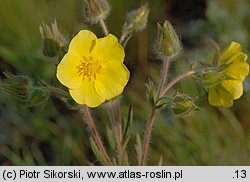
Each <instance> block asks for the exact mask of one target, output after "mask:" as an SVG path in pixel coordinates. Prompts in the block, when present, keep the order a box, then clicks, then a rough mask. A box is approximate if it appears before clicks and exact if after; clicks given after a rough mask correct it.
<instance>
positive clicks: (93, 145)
mask: <svg viewBox="0 0 250 182" xmlns="http://www.w3.org/2000/svg"><path fill="white" fill-rule="evenodd" d="M89 141H90V145H91V148H92V151H93V152H94V154H95V156H96V158H97V159H98V160H99V161H100V162H101V163H102V165H105V166H107V165H109V164H108V163H107V161H106V159H105V157H104V156H103V154H102V152H101V151H100V150H99V149H98V147H97V145H96V143H95V141H94V139H93V138H92V137H89Z"/></svg>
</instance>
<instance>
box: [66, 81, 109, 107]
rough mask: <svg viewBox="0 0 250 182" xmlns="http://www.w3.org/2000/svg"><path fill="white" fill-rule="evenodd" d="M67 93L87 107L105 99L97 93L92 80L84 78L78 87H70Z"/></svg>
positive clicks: (97, 104) (94, 105)
mask: <svg viewBox="0 0 250 182" xmlns="http://www.w3.org/2000/svg"><path fill="white" fill-rule="evenodd" d="M69 93H70V95H71V97H72V98H73V99H74V100H75V101H76V102H77V103H78V104H82V105H83V104H86V105H87V106H89V107H97V106H99V105H101V104H102V103H103V102H104V101H105V99H103V98H102V97H100V96H99V95H97V93H96V91H95V89H94V86H93V82H91V81H89V80H88V79H84V80H83V82H82V85H81V86H80V87H79V88H77V89H70V90H69Z"/></svg>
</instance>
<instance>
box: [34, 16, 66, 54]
mask: <svg viewBox="0 0 250 182" xmlns="http://www.w3.org/2000/svg"><path fill="white" fill-rule="evenodd" d="M39 29H40V33H41V35H42V38H43V40H44V44H43V54H44V55H45V56H49V57H54V56H56V55H58V54H59V53H60V51H61V49H64V48H65V47H66V45H67V42H66V40H65V38H64V36H63V35H62V34H61V33H60V31H59V30H58V26H57V22H56V20H55V21H54V23H52V24H51V27H50V26H49V25H47V24H45V23H44V22H42V24H41V25H40V27H39Z"/></svg>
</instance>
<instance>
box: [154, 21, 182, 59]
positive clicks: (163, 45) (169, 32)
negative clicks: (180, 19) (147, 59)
mask: <svg viewBox="0 0 250 182" xmlns="http://www.w3.org/2000/svg"><path fill="white" fill-rule="evenodd" d="M157 25H158V40H157V43H156V52H157V54H158V55H159V57H160V58H161V59H163V60H165V59H171V58H173V57H175V56H177V55H178V54H179V53H180V51H181V50H182V45H181V42H180V39H179V37H178V35H177V34H176V32H175V30H174V28H173V27H172V25H171V24H170V23H169V22H168V21H167V20H166V21H165V23H164V24H163V26H161V25H160V24H159V23H158V24H157Z"/></svg>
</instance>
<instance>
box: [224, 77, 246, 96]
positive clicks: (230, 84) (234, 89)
mask: <svg viewBox="0 0 250 182" xmlns="http://www.w3.org/2000/svg"><path fill="white" fill-rule="evenodd" d="M221 85H222V86H223V87H224V88H225V89H226V90H227V91H228V92H229V93H230V94H231V95H232V96H233V99H238V98H240V97H241V96H242V94H243V86H242V82H241V81H237V80H224V81H222V82H221Z"/></svg>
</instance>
